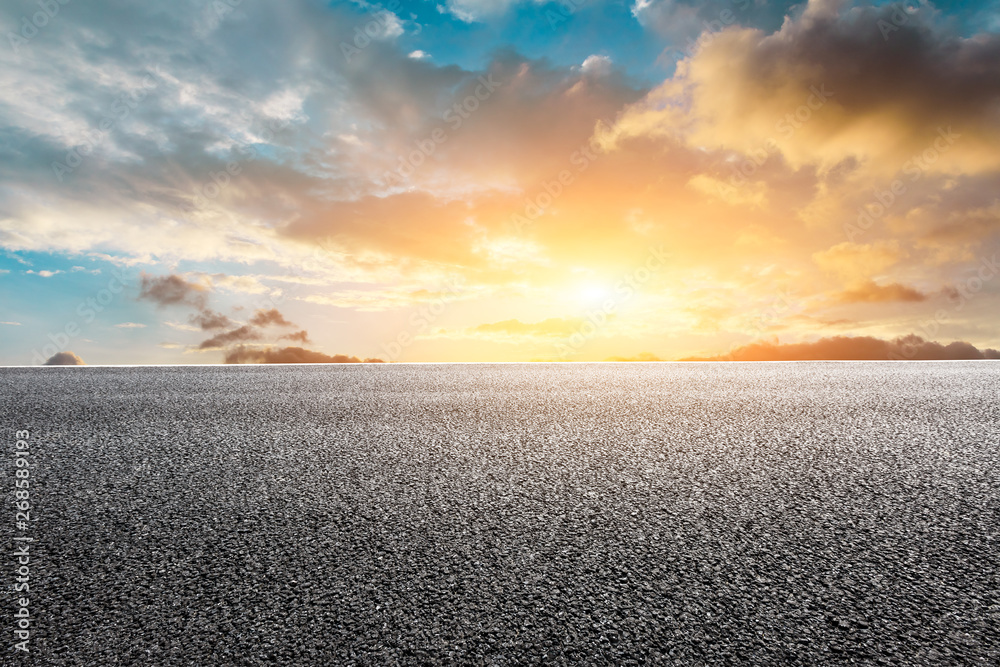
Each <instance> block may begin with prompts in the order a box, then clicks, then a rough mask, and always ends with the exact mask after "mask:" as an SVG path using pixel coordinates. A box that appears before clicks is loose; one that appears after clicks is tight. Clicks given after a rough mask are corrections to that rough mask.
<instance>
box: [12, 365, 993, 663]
mask: <svg viewBox="0 0 1000 667" xmlns="http://www.w3.org/2000/svg"><path fill="white" fill-rule="evenodd" d="M0 396H2V405H0V417H2V424H3V426H4V429H5V436H4V438H5V442H4V450H5V455H4V456H3V457H2V458H0V460H2V461H3V463H2V464H0V471H2V479H0V483H2V484H3V487H2V488H3V490H4V494H5V498H6V499H7V502H6V503H5V507H6V510H5V513H4V515H5V516H6V517H7V518H6V519H3V520H2V521H0V537H2V538H3V544H4V550H5V552H8V553H12V548H9V547H8V545H11V544H17V543H16V542H14V541H13V538H14V537H16V536H22V537H23V536H31V537H32V538H33V540H34V541H33V542H32V543H31V563H30V595H29V599H30V604H29V607H30V611H31V614H32V617H33V621H32V626H31V635H30V644H29V645H30V654H29V655H28V656H27V657H25V656H24V654H23V653H18V652H16V651H15V650H14V648H13V644H14V641H15V639H14V634H13V629H14V627H15V625H14V624H15V619H14V618H13V613H14V610H16V608H17V606H16V598H17V596H15V595H13V594H12V593H11V585H12V583H13V581H14V576H15V572H16V570H17V568H18V565H17V558H16V557H15V556H8V557H6V558H5V559H4V561H5V562H4V564H3V565H2V566H0V567H3V568H4V569H3V571H4V575H3V585H4V588H5V591H6V596H7V597H6V599H5V604H4V609H6V610H8V611H6V612H5V613H4V620H0V624H3V625H5V626H6V627H3V628H0V636H2V637H4V641H5V646H3V647H2V648H3V651H4V653H3V654H2V655H3V656H4V660H3V662H4V664H45V665H50V664H54V665H61V664H65V665H109V664H142V665H174V664H176V665H229V664H240V665H257V664H283V665H300V664H301V665H307V664H318V665H319V664H322V665H349V664H377V665H383V664H388V665H392V664H407V665H409V664H487V665H524V664H542V663H544V664H613V665H629V664H636V665H640V664H668V665H813V664H824V665H825V664H829V665H844V664H864V665H871V664H875V665H997V664H1000V630H998V628H1000V576H998V571H1000V568H998V566H1000V547H998V541H997V540H998V536H1000V453H998V452H1000V449H998V448H1000V362H938V363H935V362H929V363H916V362H913V363H911V362H887V363H794V364H787V363H786V364H782V363H774V364H588V365H575V364H574V365H571V364H566V365H559V364H551V365H486V364H483V365H412V366H411V365H363V366H362V365H340V366H299V367H292V366H270V367H204V368H192V367H185V368H148V367H146V368H86V367H84V368H32V369H0ZM23 429H26V430H28V431H29V433H30V436H29V438H28V439H27V442H29V443H30V450H29V452H30V453H29V456H28V457H22V458H28V459H29V460H30V467H29V468H28V470H29V471H30V481H31V487H30V495H31V499H30V502H31V521H30V525H28V526H27V527H26V528H24V529H23V530H21V529H18V528H17V527H16V524H15V521H14V515H15V512H14V510H15V508H14V506H13V502H14V500H15V499H14V481H15V470H16V468H15V461H16V456H15V433H16V431H19V430H23Z"/></svg>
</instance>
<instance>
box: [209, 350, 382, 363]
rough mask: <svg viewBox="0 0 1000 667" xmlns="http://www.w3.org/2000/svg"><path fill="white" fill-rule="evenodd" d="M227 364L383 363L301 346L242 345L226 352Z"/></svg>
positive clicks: (378, 360) (377, 360) (379, 360)
mask: <svg viewBox="0 0 1000 667" xmlns="http://www.w3.org/2000/svg"><path fill="white" fill-rule="evenodd" d="M225 363H227V364H360V363H383V361H382V360H381V359H364V360H362V359H359V358H358V357H349V356H346V355H343V354H336V355H333V356H330V355H328V354H323V353H322V352H315V351H313V350H306V349H304V348H301V347H283V348H271V347H268V348H251V347H244V346H240V347H237V348H236V349H234V350H231V351H229V352H228V353H227V354H226V359H225Z"/></svg>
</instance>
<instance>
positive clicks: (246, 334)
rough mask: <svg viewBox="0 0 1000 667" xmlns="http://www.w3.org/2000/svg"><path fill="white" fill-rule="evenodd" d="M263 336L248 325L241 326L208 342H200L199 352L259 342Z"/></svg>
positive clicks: (213, 337)
mask: <svg viewBox="0 0 1000 667" xmlns="http://www.w3.org/2000/svg"><path fill="white" fill-rule="evenodd" d="M262 337H263V336H262V335H261V333H260V331H258V330H257V329H255V328H254V327H252V326H250V325H243V326H241V327H239V328H238V329H233V330H231V331H226V332H224V333H220V334H218V335H216V336H212V337H211V338H209V339H208V340H205V341H202V343H201V345H199V346H198V349H199V350H217V349H222V348H225V347H227V346H229V345H231V344H233V343H244V342H247V341H254V340H260V339H261V338H262Z"/></svg>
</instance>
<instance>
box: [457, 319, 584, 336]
mask: <svg viewBox="0 0 1000 667" xmlns="http://www.w3.org/2000/svg"><path fill="white" fill-rule="evenodd" d="M582 323H583V320H582V319H579V318H573V319H563V318H561V317H550V318H549V319H547V320H542V321H541V322H522V321H520V320H516V319H512V320H503V321H502V322H491V323H488V324H480V325H479V326H477V327H473V328H471V329H469V330H468V333H469V334H472V335H476V334H506V335H509V336H554V337H566V336H571V335H572V334H574V333H576V332H577V331H579V329H580V325H581V324H582Z"/></svg>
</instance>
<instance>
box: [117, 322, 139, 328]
mask: <svg viewBox="0 0 1000 667" xmlns="http://www.w3.org/2000/svg"><path fill="white" fill-rule="evenodd" d="M115 328H118V329H145V328H146V325H145V324H139V323H138V322H122V323H121V324H116V325H115Z"/></svg>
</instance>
